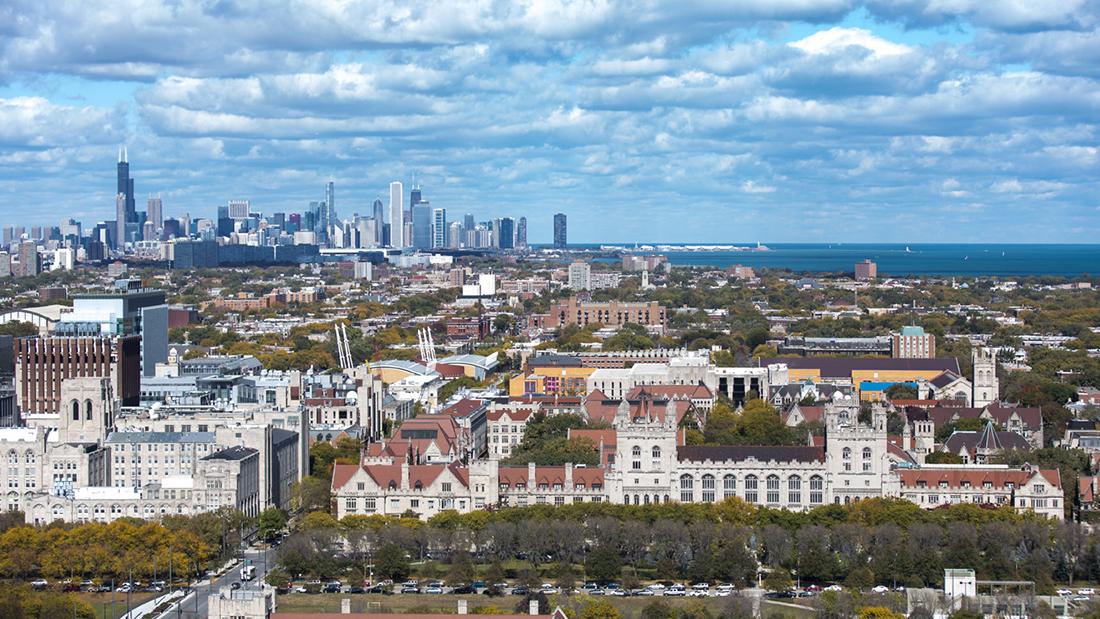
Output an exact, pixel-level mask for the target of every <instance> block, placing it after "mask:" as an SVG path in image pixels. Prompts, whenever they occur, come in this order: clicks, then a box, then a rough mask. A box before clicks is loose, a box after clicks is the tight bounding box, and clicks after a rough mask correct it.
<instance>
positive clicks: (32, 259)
mask: <svg viewBox="0 0 1100 619" xmlns="http://www.w3.org/2000/svg"><path fill="white" fill-rule="evenodd" d="M41 272H42V257H41V256H39V255H38V243H35V242H34V241H23V242H22V243H20V244H19V273H17V275H19V276H21V277H34V276H35V275H38V274H39V273H41Z"/></svg>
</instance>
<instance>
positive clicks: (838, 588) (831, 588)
mask: <svg viewBox="0 0 1100 619" xmlns="http://www.w3.org/2000/svg"><path fill="white" fill-rule="evenodd" d="M843 590H844V587H841V586H840V585H829V586H828V587H825V588H824V589H822V591H843Z"/></svg>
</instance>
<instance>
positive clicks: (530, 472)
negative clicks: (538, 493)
mask: <svg viewBox="0 0 1100 619" xmlns="http://www.w3.org/2000/svg"><path fill="white" fill-rule="evenodd" d="M535 486H536V484H535V463H534V462H528V463H527V491H528V492H534V491H535Z"/></svg>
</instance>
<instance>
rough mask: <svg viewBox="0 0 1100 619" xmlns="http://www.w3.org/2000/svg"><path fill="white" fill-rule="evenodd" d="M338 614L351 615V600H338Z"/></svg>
mask: <svg viewBox="0 0 1100 619" xmlns="http://www.w3.org/2000/svg"><path fill="white" fill-rule="evenodd" d="M340 614H341V615H350V614H351V598H344V599H342V600H340Z"/></svg>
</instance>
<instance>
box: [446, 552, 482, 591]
mask: <svg viewBox="0 0 1100 619" xmlns="http://www.w3.org/2000/svg"><path fill="white" fill-rule="evenodd" d="M475 580H477V572H475V571H474V564H473V562H472V561H471V560H470V553H468V552H466V551H465V550H459V551H458V552H456V553H455V555H454V557H453V558H452V559H451V568H450V569H449V570H447V584H448V585H451V586H452V587H454V586H458V585H467V584H470V583H472V582H474V581H475Z"/></svg>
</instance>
